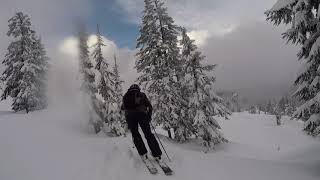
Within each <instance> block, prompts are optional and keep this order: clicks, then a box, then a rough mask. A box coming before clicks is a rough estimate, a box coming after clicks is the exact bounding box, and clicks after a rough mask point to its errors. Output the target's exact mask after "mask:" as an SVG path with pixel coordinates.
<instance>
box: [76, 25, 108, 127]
mask: <svg viewBox="0 0 320 180" xmlns="http://www.w3.org/2000/svg"><path fill="white" fill-rule="evenodd" d="M87 41H88V35H87V33H86V31H85V28H84V27H83V26H81V27H79V60H80V73H81V75H82V84H81V89H82V91H83V92H84V95H85V102H87V103H88V104H87V108H88V113H89V124H90V125H92V126H93V127H94V130H95V132H96V133H98V132H100V131H101V129H102V127H103V117H104V113H103V111H102V110H103V109H104V107H103V103H102V102H101V101H99V100H98V99H97V98H96V95H95V94H96V93H97V88H96V85H95V73H94V72H93V65H92V63H91V61H90V58H89V48H88V44H87Z"/></svg>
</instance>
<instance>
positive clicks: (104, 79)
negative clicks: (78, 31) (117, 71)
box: [92, 26, 114, 111]
mask: <svg viewBox="0 0 320 180" xmlns="http://www.w3.org/2000/svg"><path fill="white" fill-rule="evenodd" d="M96 37H97V43H96V44H95V45H94V46H93V47H94V50H93V52H92V56H93V59H94V60H95V62H96V66H95V69H96V70H97V71H98V72H99V75H100V80H99V82H98V93H99V94H100V95H101V96H102V98H103V100H104V101H105V103H106V104H108V103H109V102H111V99H112V98H113V97H114V91H113V89H112V85H113V81H112V76H114V75H113V74H112V72H111V71H110V70H109V64H108V63H107V61H106V59H105V58H104V57H103V55H102V47H103V46H106V45H105V44H104V43H103V39H102V35H101V33H100V30H99V26H97V34H96ZM107 111H108V107H107Z"/></svg>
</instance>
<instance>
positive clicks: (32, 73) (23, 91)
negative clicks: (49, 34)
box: [13, 39, 48, 112]
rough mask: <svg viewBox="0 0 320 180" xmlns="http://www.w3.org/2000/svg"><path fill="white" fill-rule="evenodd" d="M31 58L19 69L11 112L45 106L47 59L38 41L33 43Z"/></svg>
mask: <svg viewBox="0 0 320 180" xmlns="http://www.w3.org/2000/svg"><path fill="white" fill-rule="evenodd" d="M31 55H32V56H31V58H29V59H28V60H26V61H24V65H23V66H22V68H21V70H20V71H21V72H22V74H23V76H22V79H21V80H20V83H19V84H20V92H19V94H18V95H17V97H16V98H15V99H14V103H15V104H16V106H15V107H13V110H15V111H18V110H21V109H25V110H26V111H27V112H29V111H32V110H36V109H43V108H45V107H46V106H47V98H46V81H47V74H46V73H47V71H48V57H47V56H46V52H45V50H44V47H43V45H42V43H41V40H40V39H36V40H35V42H33V46H32V53H31Z"/></svg>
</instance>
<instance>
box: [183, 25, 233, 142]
mask: <svg viewBox="0 0 320 180" xmlns="http://www.w3.org/2000/svg"><path fill="white" fill-rule="evenodd" d="M180 43H181V46H182V58H184V60H185V62H186V67H185V76H184V77H185V81H184V83H185V86H186V89H187V91H185V92H186V94H185V95H186V96H187V97H188V100H187V101H188V103H189V106H188V107H189V108H188V112H187V115H188V116H187V117H186V119H187V122H185V123H186V124H188V127H192V129H193V130H192V131H191V132H192V133H194V134H195V135H196V136H199V137H201V138H202V140H203V144H204V146H206V147H208V148H212V147H213V146H214V145H215V144H218V143H220V142H223V141H226V139H225V138H224V137H223V136H222V134H221V133H220V132H219V129H221V128H220V126H219V124H218V122H217V121H216V119H215V118H214V116H222V117H225V118H227V115H229V114H230V113H229V111H228V110H227V109H226V108H225V106H224V105H223V100H222V99H221V98H220V97H218V96H217V95H216V94H215V93H214V90H213V84H214V82H215V78H214V77H210V76H209V75H208V74H209V73H210V72H212V71H213V69H214V67H215V65H204V64H203V60H204V58H205V56H203V55H202V54H201V52H200V51H199V50H198V49H197V46H196V45H195V44H194V40H191V39H190V38H189V37H188V35H187V33H186V30H185V29H182V40H181V42H180Z"/></svg>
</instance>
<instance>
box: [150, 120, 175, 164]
mask: <svg viewBox="0 0 320 180" xmlns="http://www.w3.org/2000/svg"><path fill="white" fill-rule="evenodd" d="M150 125H151V127H152V129H153V131H154V134H155V135H156V137H157V139H158V141H159V142H160V144H161V147H162V149H163V151H164V153H165V154H166V156H167V158H168V160H169V162H172V161H171V159H170V158H169V156H168V153H167V151H166V149H165V148H164V147H163V144H162V142H161V140H160V138H159V136H158V134H157V131H156V128H154V126H153V125H152V124H151V123H150Z"/></svg>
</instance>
